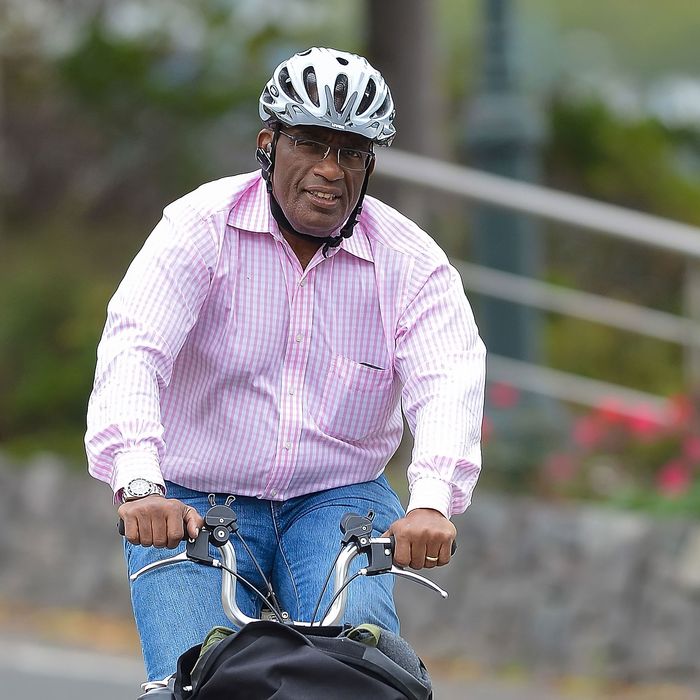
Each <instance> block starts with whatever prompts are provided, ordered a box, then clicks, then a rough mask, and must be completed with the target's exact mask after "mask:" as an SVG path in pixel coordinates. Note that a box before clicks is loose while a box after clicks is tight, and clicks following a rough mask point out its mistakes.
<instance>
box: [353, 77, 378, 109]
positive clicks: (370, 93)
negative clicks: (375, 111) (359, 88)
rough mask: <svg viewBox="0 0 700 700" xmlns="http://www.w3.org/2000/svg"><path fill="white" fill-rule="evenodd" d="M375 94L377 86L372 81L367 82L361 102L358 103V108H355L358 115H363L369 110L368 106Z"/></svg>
mask: <svg viewBox="0 0 700 700" xmlns="http://www.w3.org/2000/svg"><path fill="white" fill-rule="evenodd" d="M376 94H377V84H376V83H375V82H374V80H369V81H368V82H367V89H366V90H365V94H364V97H363V98H362V102H360V106H359V107H358V108H357V113H358V114H364V113H365V112H366V111H367V110H368V109H369V106H370V105H371V104H372V101H373V100H374V96H375V95H376Z"/></svg>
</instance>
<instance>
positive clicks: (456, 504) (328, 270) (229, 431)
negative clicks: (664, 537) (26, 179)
mask: <svg viewBox="0 0 700 700" xmlns="http://www.w3.org/2000/svg"><path fill="white" fill-rule="evenodd" d="M484 358H485V350H484V346H483V344H482V342H481V340H480V338H479V335H478V332H477V328H476V325H475V323H474V318H473V315H472V313H471V310H470V308H469V305H468V303H467V300H466V298H465V296H464V291H463V287H462V283H461V280H460V278H459V275H458V273H457V272H456V270H455V269H454V268H453V267H451V266H450V265H449V263H448V261H447V258H446V256H445V255H444V253H443V252H442V251H441V250H440V249H439V248H438V246H437V245H436V244H435V243H434V241H433V240H432V239H431V238H430V237H429V236H428V235H427V234H426V233H424V232H423V231H421V230H420V229H419V228H418V227H417V226H416V225H415V224H413V223H412V222H411V221H409V220H408V219H406V218H405V217H403V216H401V215H400V214H399V213H397V212H396V211H394V210H393V209H391V208H390V207H388V206H386V205H384V204H382V203H381V202H379V201H378V200H376V199H373V198H372V197H367V198H366V200H365V205H364V209H363V212H362V216H361V218H360V221H359V223H358V225H357V226H356V228H355V232H354V234H353V236H352V237H351V238H349V239H347V240H344V241H343V243H342V245H341V246H340V247H338V248H334V249H331V250H330V252H329V254H328V257H327V258H326V259H324V258H323V256H322V255H321V253H320V251H319V252H318V253H317V254H316V256H315V257H314V258H313V259H312V261H311V262H310V263H309V265H308V266H307V268H306V269H302V267H301V265H300V263H299V261H298V259H297V258H296V256H295V254H294V253H293V252H292V249H291V248H290V246H289V244H288V243H287V242H286V241H285V240H284V238H283V237H282V235H281V234H280V232H279V229H278V227H277V224H276V223H275V221H274V219H273V218H272V216H271V214H270V209H269V204H268V196H267V192H266V190H265V185H264V182H263V181H262V179H261V178H260V175H259V173H252V174H246V175H239V176H237V177H230V178H225V179H222V180H219V181H217V182H212V183H209V184H206V185H203V186H202V187H200V188H199V189H197V190H196V191H194V192H192V193H190V194H188V195H186V196H185V197H183V198H182V199H180V200H178V201H176V202H175V203H173V204H171V205H170V206H168V207H167V208H166V209H165V211H164V215H163V218H162V220H161V221H160V222H159V223H158V225H157V226H156V228H155V230H154V231H153V233H152V234H151V236H150V237H149V238H148V240H147V241H146V243H145V245H144V247H143V249H142V250H141V251H140V252H139V254H138V255H137V256H136V258H135V259H134V261H133V263H132V264H131V266H130V268H129V270H128V271H127V273H126V276H125V277H124V280H123V281H122V283H121V285H120V286H119V289H118V290H117V292H116V293H115V295H114V297H113V298H112V300H111V301H110V304H109V307H108V316H107V324H106V327H105V330H104V334H103V336H102V340H101V342H100V345H99V348H98V361H97V371H96V377H95V386H94V389H93V392H92V396H91V397H90V404H89V408H88V429H87V434H86V437H85V442H86V447H87V453H88V460H89V470H90V473H91V474H92V475H93V476H95V477H97V478H98V479H101V480H103V481H106V482H108V483H109V484H110V485H111V486H112V489H113V490H114V491H115V492H117V491H118V490H119V489H120V488H122V487H124V486H125V485H126V484H127V483H128V482H129V481H131V479H133V478H135V477H137V476H142V477H145V478H147V479H150V480H151V481H155V482H157V483H161V484H162V483H163V481H164V479H167V480H170V481H173V482H175V483H178V484H181V485H183V486H186V487H189V488H192V489H196V490H199V491H205V492H207V491H217V492H226V493H233V494H238V495H247V496H256V497H258V498H265V499H272V500H284V499H288V498H291V497H294V496H299V495H302V494H307V493H310V492H313V491H318V490H322V489H327V488H331V487H335V486H340V485H345V484H350V483H356V482H361V481H367V480H370V479H374V478H376V477H377V476H378V475H379V474H381V472H382V470H383V469H384V467H385V466H386V464H387V462H388V460H389V459H390V457H391V456H392V454H393V453H394V452H395V450H396V448H397V447H398V445H399V442H400V439H401V433H402V418H401V403H402V402H403V407H404V411H405V413H406V417H407V421H408V424H409V426H410V428H411V430H412V432H413V434H414V436H415V440H414V450H413V457H412V461H411V464H410V465H409V467H408V479H409V485H410V489H411V497H410V502H409V509H413V508H420V507H430V508H435V509H437V510H439V511H441V512H442V513H443V514H445V515H447V516H448V517H449V516H450V515H451V514H453V513H459V512H461V511H463V510H464V509H465V508H466V507H467V505H468V504H469V502H470V499H471V493H472V490H473V488H474V484H475V482H476V480H477V477H478V474H479V469H480V462H481V458H480V428H481V416H482V408H483V388H484Z"/></svg>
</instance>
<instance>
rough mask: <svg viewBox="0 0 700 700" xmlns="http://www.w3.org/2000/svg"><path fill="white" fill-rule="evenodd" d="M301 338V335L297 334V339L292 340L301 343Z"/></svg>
mask: <svg viewBox="0 0 700 700" xmlns="http://www.w3.org/2000/svg"><path fill="white" fill-rule="evenodd" d="M301 338H302V336H301V333H297V337H296V338H294V340H296V341H297V343H301Z"/></svg>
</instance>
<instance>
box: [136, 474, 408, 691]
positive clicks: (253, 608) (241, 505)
mask: <svg viewBox="0 0 700 700" xmlns="http://www.w3.org/2000/svg"><path fill="white" fill-rule="evenodd" d="M167 488H168V497H169V498H177V499H179V500H181V501H182V502H184V503H186V504H188V505H190V506H193V507H194V508H196V509H197V510H198V511H199V512H200V513H201V514H202V515H204V513H206V511H207V509H208V508H209V501H208V499H207V494H205V493H201V492H198V491H192V490H190V489H186V488H184V487H182V486H178V485H177V484H172V483H168V484H167ZM227 495H228V494H217V503H218V504H223V502H224V500H225V498H226V496H227ZM232 508H233V509H234V511H235V512H236V515H237V516H238V525H239V532H240V533H241V535H242V536H243V538H244V539H245V540H246V542H247V544H248V546H249V547H250V549H251V550H252V551H253V553H254V554H255V557H256V558H257V560H258V562H259V564H260V567H261V568H262V570H263V572H264V573H265V576H266V577H267V578H268V580H269V581H270V582H271V583H272V586H273V588H274V590H275V593H276V594H277V598H278V600H279V602H280V605H281V607H282V609H283V610H286V611H287V612H289V614H290V616H291V617H292V618H293V619H294V620H309V619H310V618H311V615H312V613H313V610H314V608H315V606H316V601H317V599H318V596H319V593H320V590H321V586H322V585H323V583H324V581H325V578H326V575H327V573H328V570H329V568H330V567H331V565H332V564H333V561H334V560H335V556H336V554H337V553H338V550H339V548H340V529H339V523H340V519H341V517H342V516H343V515H344V514H345V513H347V512H350V511H351V512H354V513H358V514H360V515H366V514H367V512H368V511H369V510H373V511H374V512H375V517H374V522H373V533H372V534H373V535H374V536H375V537H376V536H379V535H381V534H382V533H383V532H385V531H386V530H387V529H388V527H389V525H390V524H391V523H392V522H394V521H395V520H397V519H398V518H401V517H403V515H404V511H403V508H402V507H401V504H400V502H399V499H398V497H397V496H396V494H395V493H394V491H393V490H392V489H391V487H390V486H389V484H388V483H387V481H386V478H385V477H384V476H383V475H382V476H380V477H379V478H378V479H376V480H374V481H369V482H366V483H362V484H353V485H352V486H343V487H339V488H335V489H329V490H328V491H320V492H318V493H312V494H309V495H307V496H300V497H297V498H292V499H290V500H288V501H284V502H277V501H265V500H260V499H257V498H251V497H247V496H239V497H237V498H236V500H235V502H234V503H233V504H232ZM231 541H232V542H233V545H234V549H235V552H236V560H237V565H238V573H239V574H241V575H242V576H245V578H246V579H248V580H249V581H250V582H251V583H252V584H253V585H254V586H256V587H257V588H258V589H260V590H261V591H263V592H264V590H265V585H264V583H263V581H262V579H261V577H260V574H259V573H258V571H257V569H256V568H255V566H254V565H253V563H252V562H251V560H250V557H249V556H248V555H247V554H246V553H245V551H244V550H243V547H242V546H241V545H240V542H239V541H238V538H237V537H235V536H234V537H232V540H231ZM124 548H125V556H126V561H127V566H128V570H129V574H132V573H134V572H135V571H137V570H138V569H140V568H141V567H143V566H146V564H150V563H151V562H153V561H157V560H159V559H164V558H167V557H170V556H173V555H174V554H175V553H176V552H177V551H182V549H184V544H183V545H181V547H180V548H179V549H178V550H169V549H157V548H155V547H141V546H139V545H132V544H130V543H129V542H127V541H126V540H124ZM365 561H366V560H365V558H364V557H357V559H356V560H355V562H353V567H351V572H350V573H353V572H354V571H355V570H356V569H357V568H359V567H360V566H361V565H362V564H363V563H365ZM331 585H332V580H331ZM131 601H132V605H133V609H134V618H135V620H136V626H137V628H138V631H139V635H140V637H141V648H142V651H143V657H144V662H145V664H146V672H147V675H148V679H149V680H158V679H161V678H165V677H166V676H168V675H169V674H171V673H174V672H175V668H176V665H177V659H178V657H179V656H180V654H182V653H183V652H184V651H186V650H187V649H189V648H190V647H192V646H194V645H195V644H199V643H201V642H202V640H203V639H204V637H205V636H206V634H207V632H208V631H209V630H210V629H211V628H212V627H214V626H216V625H222V626H226V627H233V623H232V622H231V621H230V620H229V619H228V618H227V617H226V616H225V614H224V611H223V607H222V605H221V571H220V570H219V569H214V568H212V567H208V566H202V565H200V564H195V563H192V562H185V563H180V564H175V565H171V566H164V567H163V568H161V569H156V570H155V571H152V572H149V573H147V574H144V575H143V576H141V577H139V578H138V579H137V580H136V581H135V582H133V583H131ZM236 601H237V603H238V606H239V607H240V609H241V610H242V611H243V612H244V613H245V614H246V615H248V616H250V617H259V615H260V609H261V604H262V601H261V600H260V599H259V598H258V597H257V596H256V595H255V594H254V593H252V592H251V591H250V590H249V589H248V588H247V587H246V586H245V585H242V584H240V583H239V584H238V585H237V586H236ZM329 602H330V592H329V591H326V593H325V595H324V599H323V602H322V604H321V606H320V608H319V610H320V614H321V615H322V614H323V611H324V610H325V609H326V606H327V605H328V603H329ZM318 617H319V615H318V614H317V616H316V619H318ZM343 621H344V622H350V623H351V624H359V623H363V622H371V623H374V624H377V625H379V626H381V627H383V628H384V629H388V630H390V631H392V632H396V633H398V631H399V621H398V617H397V615H396V608H395V606H394V599H393V576H390V575H383V576H373V577H365V576H360V577H358V578H357V579H355V581H353V582H352V583H351V584H350V586H349V588H348V600H347V606H346V610H345V616H344V619H343Z"/></svg>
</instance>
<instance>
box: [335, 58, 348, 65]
mask: <svg viewBox="0 0 700 700" xmlns="http://www.w3.org/2000/svg"><path fill="white" fill-rule="evenodd" d="M335 60H336V61H338V63H340V65H341V66H347V65H349V63H350V61H348V59H347V58H343V57H342V56H336V57H335Z"/></svg>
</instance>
